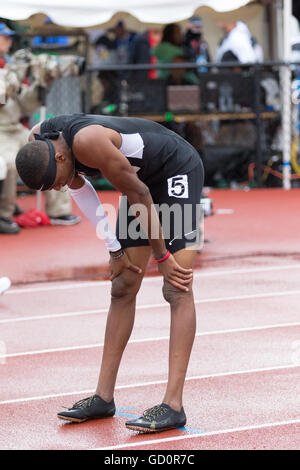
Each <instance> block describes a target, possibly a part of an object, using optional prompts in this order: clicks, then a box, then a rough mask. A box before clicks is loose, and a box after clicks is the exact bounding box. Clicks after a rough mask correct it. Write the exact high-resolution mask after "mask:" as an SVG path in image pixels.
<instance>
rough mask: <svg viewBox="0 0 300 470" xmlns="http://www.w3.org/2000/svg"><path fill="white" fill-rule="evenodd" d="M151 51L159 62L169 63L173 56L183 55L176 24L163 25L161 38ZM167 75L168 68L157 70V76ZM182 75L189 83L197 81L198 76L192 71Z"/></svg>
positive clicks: (180, 36)
mask: <svg viewBox="0 0 300 470" xmlns="http://www.w3.org/2000/svg"><path fill="white" fill-rule="evenodd" d="M152 53H153V54H154V55H155V56H156V57H157V62H158V63H160V64H170V63H171V62H172V61H173V60H174V59H175V57H181V56H184V47H183V38H182V34H181V29H180V26H179V25H178V24H176V23H170V24H168V25H167V26H165V28H164V29H163V35H162V40H161V42H160V43H159V44H158V45H157V46H156V47H155V48H154V49H152ZM169 75H170V70H166V69H159V70H158V78H167V77H168V76H169ZM184 77H185V79H186V80H187V81H188V82H189V83H190V84H195V85H198V83H199V80H198V77H197V76H196V75H195V74H194V73H193V72H186V73H185V75H184Z"/></svg>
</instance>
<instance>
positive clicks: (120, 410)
mask: <svg viewBox="0 0 300 470" xmlns="http://www.w3.org/2000/svg"><path fill="white" fill-rule="evenodd" d="M123 410H135V408H132V407H126V406H123V407H121V408H117V410H116V415H117V416H124V417H125V418H130V419H137V418H139V417H140V415H134V414H132V413H127V412H126V411H123ZM177 429H179V431H183V432H186V433H190V434H205V432H206V431H203V430H202V429H194V428H187V427H185V426H182V427H181V428H177Z"/></svg>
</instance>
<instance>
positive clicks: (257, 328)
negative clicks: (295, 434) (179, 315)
mask: <svg viewBox="0 0 300 470" xmlns="http://www.w3.org/2000/svg"><path fill="white" fill-rule="evenodd" d="M297 326H300V322H292V323H277V324H274V325H261V326H250V327H244V328H232V329H227V330H213V331H203V332H198V333H196V337H200V336H214V335H223V334H232V333H245V332H250V331H261V330H272V329H275V328H289V327H297ZM167 340H169V336H159V337H153V338H136V339H130V340H129V341H128V344H136V343H148V342H152V341H167ZM103 346H104V344H103V343H96V344H84V345H79V346H67V347H63V348H52V349H40V350H35V351H25V352H19V353H9V354H5V355H2V356H0V359H8V358H13V357H23V356H34V355H37V354H50V353H58V352H68V351H80V350H84V349H94V348H102V347H103Z"/></svg>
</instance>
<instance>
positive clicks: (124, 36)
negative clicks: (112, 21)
mask: <svg viewBox="0 0 300 470" xmlns="http://www.w3.org/2000/svg"><path fill="white" fill-rule="evenodd" d="M113 32H114V35H115V39H114V41H113V44H114V49H115V50H116V59H117V63H118V64H128V63H129V51H130V48H131V45H132V42H133V40H134V38H135V36H136V33H134V32H133V31H128V30H127V29H126V27H125V25H124V22H123V21H119V22H118V23H117V24H116V26H115V27H114V28H113Z"/></svg>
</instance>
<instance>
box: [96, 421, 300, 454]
mask: <svg viewBox="0 0 300 470" xmlns="http://www.w3.org/2000/svg"><path fill="white" fill-rule="evenodd" d="M298 423H300V419H291V420H287V421H276V422H274V423H264V424H254V425H252V426H241V427H238V428H231V429H230V428H229V429H221V430H219V431H209V432H203V433H197V434H184V435H183V436H174V437H165V438H162V439H149V440H145V441H139V442H133V443H129V444H120V445H115V446H108V447H99V448H97V449H90V450H114V449H126V448H133V447H143V446H148V445H154V444H161V443H164V442H175V441H182V440H185V439H195V438H197V439H203V438H204V437H208V436H218V435H223V434H231V433H236V432H242V431H255V430H257V429H267V428H275V427H278V426H288V425H290V424H298Z"/></svg>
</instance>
